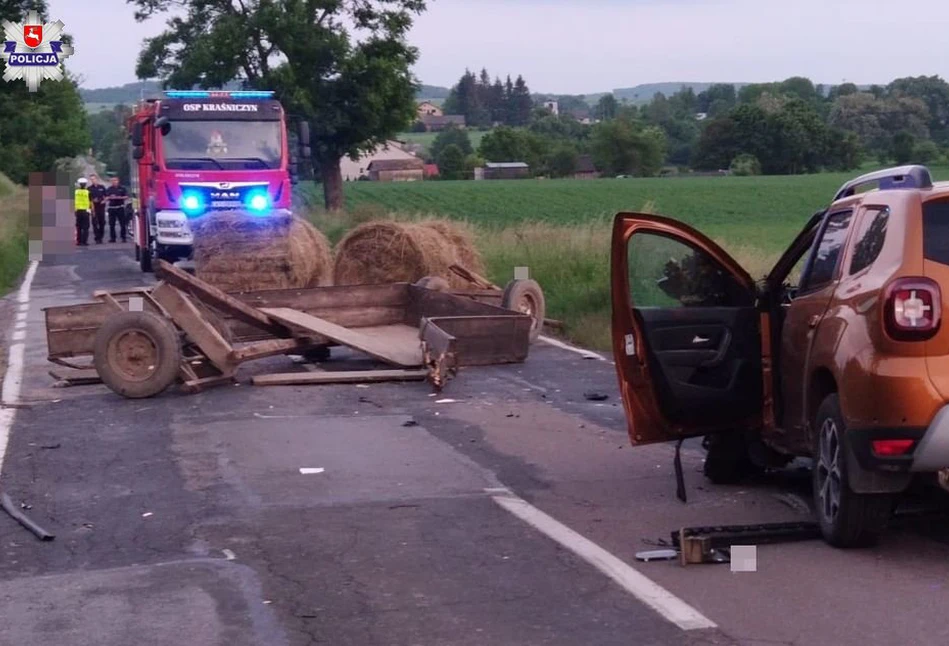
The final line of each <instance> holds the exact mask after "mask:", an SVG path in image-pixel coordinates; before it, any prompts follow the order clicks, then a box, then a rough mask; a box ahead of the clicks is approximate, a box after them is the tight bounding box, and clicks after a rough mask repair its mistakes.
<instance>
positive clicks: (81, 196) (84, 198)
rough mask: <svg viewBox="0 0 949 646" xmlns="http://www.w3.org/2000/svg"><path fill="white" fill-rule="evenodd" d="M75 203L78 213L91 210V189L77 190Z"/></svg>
mask: <svg viewBox="0 0 949 646" xmlns="http://www.w3.org/2000/svg"><path fill="white" fill-rule="evenodd" d="M75 195H76V196H75V203H76V210H77V211H88V210H89V189H85V188H77V189H76V194H75Z"/></svg>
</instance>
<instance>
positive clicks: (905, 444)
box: [871, 440, 916, 458]
mask: <svg viewBox="0 0 949 646" xmlns="http://www.w3.org/2000/svg"><path fill="white" fill-rule="evenodd" d="M915 441H916V440H873V442H871V445H872V446H873V454H874V455H876V456H878V457H881V458H886V457H893V456H896V455H905V454H907V453H909V450H910V449H911V448H913V443H914V442H915Z"/></svg>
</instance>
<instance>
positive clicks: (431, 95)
mask: <svg viewBox="0 0 949 646" xmlns="http://www.w3.org/2000/svg"><path fill="white" fill-rule="evenodd" d="M449 92H451V90H450V89H449V88H447V87H440V86H438V85H423V86H422V87H420V88H419V90H418V92H416V93H415V96H416V97H417V98H419V99H447V98H448V93H449Z"/></svg>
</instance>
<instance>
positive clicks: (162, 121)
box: [155, 117, 171, 137]
mask: <svg viewBox="0 0 949 646" xmlns="http://www.w3.org/2000/svg"><path fill="white" fill-rule="evenodd" d="M155 127H156V128H158V129H159V130H160V131H161V136H162V137H165V136H167V135H168V133H169V132H171V122H170V121H169V120H168V117H158V118H157V119H155Z"/></svg>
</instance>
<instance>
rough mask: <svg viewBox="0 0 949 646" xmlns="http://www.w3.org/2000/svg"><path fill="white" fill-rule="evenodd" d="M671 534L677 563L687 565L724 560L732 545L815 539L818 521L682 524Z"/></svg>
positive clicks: (728, 557) (817, 532)
mask: <svg viewBox="0 0 949 646" xmlns="http://www.w3.org/2000/svg"><path fill="white" fill-rule="evenodd" d="M671 537H672V544H673V546H674V547H676V548H677V549H678V550H679V554H680V562H681V564H682V565H688V564H690V563H728V562H729V559H730V556H729V550H731V548H732V547H733V546H737V545H765V544H773V543H788V542H793V541H811V540H817V539H819V538H820V537H821V531H820V525H818V524H817V523H816V522H812V521H809V522H790V523H760V524H757V525H719V526H713V527H684V528H682V529H680V530H676V531H673V532H671Z"/></svg>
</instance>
